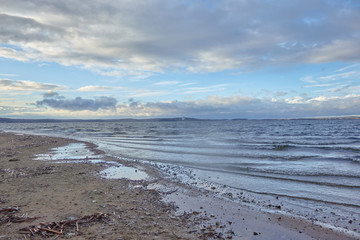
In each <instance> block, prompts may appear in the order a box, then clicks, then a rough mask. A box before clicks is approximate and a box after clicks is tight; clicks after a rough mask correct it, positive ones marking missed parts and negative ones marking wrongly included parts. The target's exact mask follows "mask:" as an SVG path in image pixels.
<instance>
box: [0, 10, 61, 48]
mask: <svg viewBox="0 0 360 240" xmlns="http://www.w3.org/2000/svg"><path fill="white" fill-rule="evenodd" d="M63 33H64V31H63V30H61V29H59V28H57V27H55V26H48V25H46V24H41V23H39V22H37V21H36V20H34V19H31V18H27V17H19V16H11V15H8V14H0V41H1V42H3V43H22V42H24V43H26V42H32V41H39V42H49V41H55V40H59V38H60V36H61V35H62V34H63Z"/></svg>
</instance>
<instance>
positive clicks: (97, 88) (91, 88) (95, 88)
mask: <svg viewBox="0 0 360 240" xmlns="http://www.w3.org/2000/svg"><path fill="white" fill-rule="evenodd" d="M126 89H127V88H125V87H112V86H93V85H90V86H85V87H81V88H79V89H77V91H79V92H97V91H119V90H126Z"/></svg>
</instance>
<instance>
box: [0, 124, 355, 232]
mask: <svg viewBox="0 0 360 240" xmlns="http://www.w3.org/2000/svg"><path fill="white" fill-rule="evenodd" d="M0 130H3V131H11V132H18V133H19V132H20V133H31V134H42V135H50V136H59V137H67V138H73V139H78V140H85V141H89V142H92V143H95V144H97V145H98V146H99V148H100V149H101V150H103V151H105V152H106V154H108V155H111V156H114V157H116V158H118V159H121V160H125V161H137V162H141V163H144V164H146V165H151V166H153V167H157V168H158V169H159V170H160V171H162V172H163V173H164V174H165V175H166V176H167V177H168V178H171V179H173V180H176V181H181V182H183V183H184V184H188V185H191V186H193V187H196V188H198V189H199V190H203V191H210V192H213V193H214V194H215V195H217V196H218V197H219V198H226V199H227V200H230V201H234V202H239V204H247V205H251V206H253V207H257V208H260V209H261V210H263V211H269V212H277V213H282V214H289V215H292V216H297V217H300V218H304V219H308V220H309V221H313V222H316V223H318V224H322V225H324V226H328V227H329V226H330V227H335V228H342V229H347V230H349V231H353V232H356V233H359V231H360V225H359V224H360V120H349V119H347V120H332V119H331V120H329V119H323V120H320V119H319V120H318V119H315V120H188V119H185V120H183V121H182V120H178V121H164V120H147V121H139V120H127V121H125V120H124V121H114V122H104V121H98V122H96V121H95V122H60V123H1V124H0Z"/></svg>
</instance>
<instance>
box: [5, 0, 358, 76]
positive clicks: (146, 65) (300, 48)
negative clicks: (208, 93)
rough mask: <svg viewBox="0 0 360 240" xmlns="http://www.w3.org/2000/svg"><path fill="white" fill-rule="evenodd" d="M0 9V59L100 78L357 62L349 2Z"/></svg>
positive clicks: (34, 2) (55, 4) (177, 0)
mask: <svg viewBox="0 0 360 240" xmlns="http://www.w3.org/2000/svg"><path fill="white" fill-rule="evenodd" d="M0 4H1V6H2V9H1V11H2V14H1V15H0V44H3V46H1V47H0V57H3V58H8V59H14V60H18V61H48V62H57V63H60V64H63V65H66V66H69V65H77V66H81V67H83V68H85V69H88V70H91V71H95V72H98V73H100V74H104V75H109V76H126V75H133V76H139V77H147V76H149V75H151V74H152V73H153V72H164V71H167V70H181V71H184V70H186V71H189V72H196V73H197V72H216V71H222V70H226V69H239V68H241V69H242V70H246V69H248V70H249V69H250V70H251V69H254V68H261V67H264V66H268V65H281V64H284V63H286V64H296V63H304V62H315V63H323V62H330V61H348V62H359V60H360V57H359V56H360V47H359V44H358V42H360V39H359V34H356V33H358V32H359V31H360V26H359V24H357V23H358V22H360V17H359V16H360V14H359V7H358V6H357V5H356V4H354V5H352V2H346V3H345V2H344V1H337V2H332V3H329V2H328V1H317V2H315V3H314V2H313V1H300V0H295V1H291V2H289V1H286V0H280V1H278V2H277V4H273V3H272V1H263V0H254V1H231V0H224V1H217V0H209V1H205V2H204V1H201V0H195V1H192V2H191V4H190V3H189V2H187V1H182V0H173V1H166V0H148V1H110V0H101V1H100V0H94V1H91V2H86V3H85V2H84V1H81V0H71V1H70V0H64V1H50V2H49V1H43V0H26V1H25V0H20V1H11V0H0ZM210 6H211V7H210ZM283 19H286V21H284V20H283Z"/></svg>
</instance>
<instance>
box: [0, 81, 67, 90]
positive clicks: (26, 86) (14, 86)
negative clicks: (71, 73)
mask: <svg viewBox="0 0 360 240" xmlns="http://www.w3.org/2000/svg"><path fill="white" fill-rule="evenodd" d="M63 89H66V87H65V86H61V85H56V84H50V83H38V82H32V81H21V80H11V79H0V90H10V91H43V90H63Z"/></svg>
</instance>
